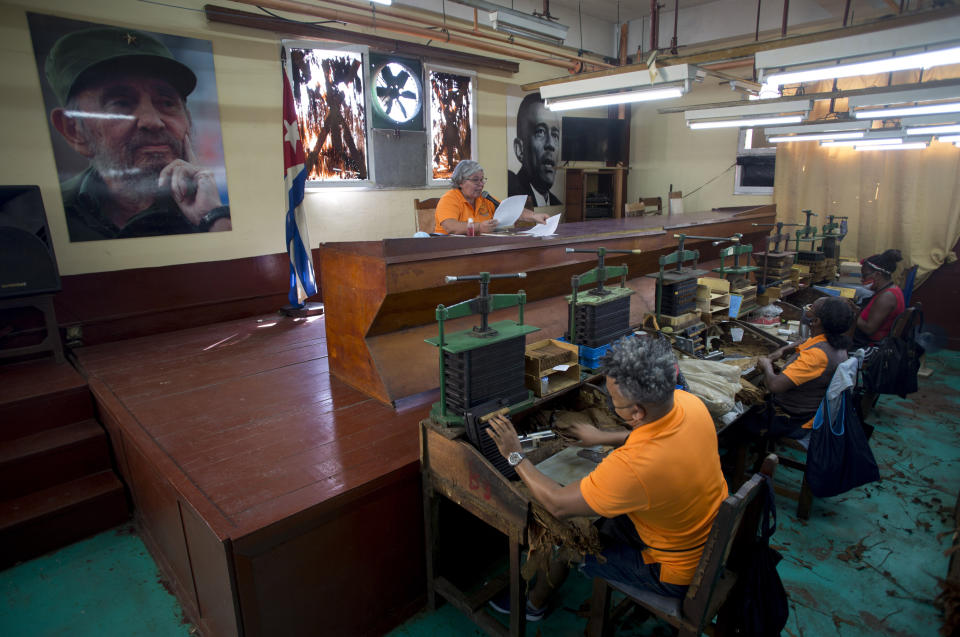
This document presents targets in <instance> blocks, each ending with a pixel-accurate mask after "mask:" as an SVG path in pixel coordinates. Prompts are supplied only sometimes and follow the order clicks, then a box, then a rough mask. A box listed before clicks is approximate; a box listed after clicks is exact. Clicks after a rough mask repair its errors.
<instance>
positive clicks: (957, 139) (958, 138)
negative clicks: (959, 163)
mask: <svg viewBox="0 0 960 637" xmlns="http://www.w3.org/2000/svg"><path fill="white" fill-rule="evenodd" d="M937 141H941V142H953V143H955V144H957V143H960V135H944V136H943V137H937Z"/></svg>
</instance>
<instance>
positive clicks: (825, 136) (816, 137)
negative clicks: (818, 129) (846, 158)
mask: <svg viewBox="0 0 960 637" xmlns="http://www.w3.org/2000/svg"><path fill="white" fill-rule="evenodd" d="M862 137H863V131H857V132H853V133H816V134H812V135H785V136H778V137H767V141H768V142H770V143H771V144H782V143H784V142H816V141H821V140H835V139H861V138H862Z"/></svg>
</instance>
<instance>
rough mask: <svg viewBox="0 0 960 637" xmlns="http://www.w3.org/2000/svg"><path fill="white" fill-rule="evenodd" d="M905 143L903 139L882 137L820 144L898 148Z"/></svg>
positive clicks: (821, 143)
mask: <svg viewBox="0 0 960 637" xmlns="http://www.w3.org/2000/svg"><path fill="white" fill-rule="evenodd" d="M902 143H903V138H902V137H882V138H879V139H859V140H855V141H850V140H847V141H839V142H820V145H821V146H898V145H900V144H902Z"/></svg>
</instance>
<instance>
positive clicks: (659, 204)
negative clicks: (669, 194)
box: [623, 197, 663, 217]
mask: <svg viewBox="0 0 960 637" xmlns="http://www.w3.org/2000/svg"><path fill="white" fill-rule="evenodd" d="M662 214H663V199H661V198H660V197H648V198H643V197H641V198H640V201H639V202H638V203H628V204H624V206H623V216H625V217H645V216H647V215H662Z"/></svg>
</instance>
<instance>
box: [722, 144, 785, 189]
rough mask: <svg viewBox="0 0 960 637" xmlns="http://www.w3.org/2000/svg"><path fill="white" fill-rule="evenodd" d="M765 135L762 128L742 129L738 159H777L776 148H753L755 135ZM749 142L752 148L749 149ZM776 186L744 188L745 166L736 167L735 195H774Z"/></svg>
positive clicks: (738, 146)
mask: <svg viewBox="0 0 960 637" xmlns="http://www.w3.org/2000/svg"><path fill="white" fill-rule="evenodd" d="M757 134H760V135H763V134H764V133H763V129H762V128H741V129H740V131H739V134H738V136H737V159H739V158H740V157H744V156H750V157H764V156H774V157H776V154H777V149H776V146H774V147H772V148H769V147H765V148H753V147H752V146H753V144H752V138H753V136H754V135H757ZM748 140H749V141H750V142H751V143H750V148H748V147H747V142H748ZM773 189H774V186H744V185H743V166H741V165H740V164H739V163H738V164H737V165H736V170H735V171H734V177H733V194H735V195H773Z"/></svg>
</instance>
